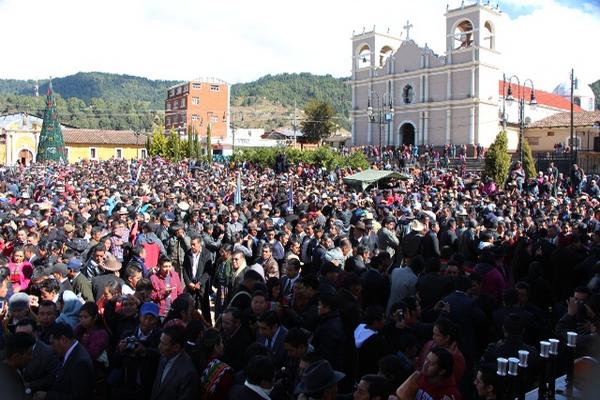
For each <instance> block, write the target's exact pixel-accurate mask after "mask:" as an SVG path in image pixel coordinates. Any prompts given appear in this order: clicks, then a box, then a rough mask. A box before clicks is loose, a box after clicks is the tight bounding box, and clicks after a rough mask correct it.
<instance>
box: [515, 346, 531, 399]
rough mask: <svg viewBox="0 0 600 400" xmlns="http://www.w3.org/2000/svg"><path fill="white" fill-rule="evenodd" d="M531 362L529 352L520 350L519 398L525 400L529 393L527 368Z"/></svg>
mask: <svg viewBox="0 0 600 400" xmlns="http://www.w3.org/2000/svg"><path fill="white" fill-rule="evenodd" d="M528 360H529V352H528V351H527V350H519V380H518V382H519V383H518V389H517V393H518V394H517V398H518V399H519V400H525V394H526V393H527V367H528V364H527V363H528Z"/></svg>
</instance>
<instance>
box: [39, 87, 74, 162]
mask: <svg viewBox="0 0 600 400" xmlns="http://www.w3.org/2000/svg"><path fill="white" fill-rule="evenodd" d="M44 161H63V162H66V161H67V157H66V155H65V140H64V138H63V134H62V129H61V127H60V122H59V121H58V113H57V112H56V101H55V99H54V92H53V91H52V81H50V84H49V85H48V96H47V98H46V109H45V110H44V122H43V123H42V131H41V132H40V138H39V143H38V148H37V162H44Z"/></svg>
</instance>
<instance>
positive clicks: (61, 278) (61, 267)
mask: <svg viewBox="0 0 600 400" xmlns="http://www.w3.org/2000/svg"><path fill="white" fill-rule="evenodd" d="M48 273H49V274H50V275H53V276H54V278H55V279H56V281H57V282H58V283H59V285H60V291H59V292H58V295H59V296H60V295H61V294H62V293H63V292H64V291H65V290H70V291H73V287H72V286H71V282H69V278H68V276H67V275H68V273H69V268H68V267H67V265H66V264H62V263H58V264H54V265H53V266H51V267H50V268H48Z"/></svg>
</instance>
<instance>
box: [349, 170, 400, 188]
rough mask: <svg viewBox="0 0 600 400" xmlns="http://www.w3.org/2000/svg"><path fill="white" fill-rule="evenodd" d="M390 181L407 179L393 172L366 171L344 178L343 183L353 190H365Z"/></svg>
mask: <svg viewBox="0 0 600 400" xmlns="http://www.w3.org/2000/svg"><path fill="white" fill-rule="evenodd" d="M390 179H399V180H405V179H408V177H407V176H406V175H403V174H401V173H398V172H394V171H382V170H378V169H367V170H366V171H362V172H359V173H358V174H354V175H351V176H347V177H345V178H344V183H345V184H346V185H348V186H350V187H352V188H355V189H361V190H366V189H367V188H369V186H372V185H374V184H379V182H380V181H384V182H385V181H389V180H390Z"/></svg>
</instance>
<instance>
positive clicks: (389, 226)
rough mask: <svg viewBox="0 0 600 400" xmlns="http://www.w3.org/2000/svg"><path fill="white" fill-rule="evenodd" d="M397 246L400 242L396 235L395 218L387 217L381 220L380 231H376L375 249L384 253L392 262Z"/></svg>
mask: <svg viewBox="0 0 600 400" xmlns="http://www.w3.org/2000/svg"><path fill="white" fill-rule="evenodd" d="M399 245H400V240H399V239H398V236H397V235H396V218H394V216H392V215H388V216H386V217H385V218H384V219H383V226H382V227H381V229H379V231H377V247H378V248H379V250H381V251H386V252H387V253H388V254H389V255H390V257H391V259H392V260H393V259H394V255H395V254H396V250H397V249H398V246H399Z"/></svg>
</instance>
